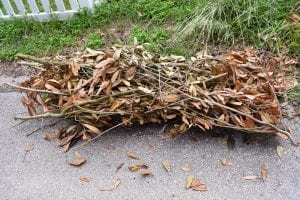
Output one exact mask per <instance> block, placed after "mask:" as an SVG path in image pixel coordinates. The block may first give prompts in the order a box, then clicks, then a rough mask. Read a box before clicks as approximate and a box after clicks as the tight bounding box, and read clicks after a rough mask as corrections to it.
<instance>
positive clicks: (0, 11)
mask: <svg viewBox="0 0 300 200" xmlns="http://www.w3.org/2000/svg"><path fill="white" fill-rule="evenodd" d="M0 16H3V12H2V10H1V8H0Z"/></svg>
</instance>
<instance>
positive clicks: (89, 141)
mask: <svg viewBox="0 0 300 200" xmlns="http://www.w3.org/2000/svg"><path fill="white" fill-rule="evenodd" d="M130 120H131V119H128V120H125V121H123V122H121V123H119V124H117V125H115V126H113V127H111V128H109V129H106V130H105V131H103V132H102V133H101V134H99V135H97V136H96V137H94V138H92V139H90V140H88V141H86V142H84V143H83V144H80V145H79V146H77V147H74V148H73V149H74V150H75V149H78V148H80V147H82V146H85V145H87V144H89V143H91V142H93V141H95V140H97V139H98V138H99V137H100V136H102V135H103V134H105V133H107V132H109V131H111V130H113V129H115V128H117V127H119V126H121V125H123V124H125V123H127V122H128V121H130Z"/></svg>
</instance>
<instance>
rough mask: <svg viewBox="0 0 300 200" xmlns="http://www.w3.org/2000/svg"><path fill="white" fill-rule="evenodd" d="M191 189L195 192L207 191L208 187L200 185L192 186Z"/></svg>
mask: <svg viewBox="0 0 300 200" xmlns="http://www.w3.org/2000/svg"><path fill="white" fill-rule="evenodd" d="M192 189H193V190H196V191H207V190H208V187H207V185H204V184H200V185H196V186H193V187H192Z"/></svg>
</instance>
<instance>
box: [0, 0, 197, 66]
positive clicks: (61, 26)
mask: <svg viewBox="0 0 300 200" xmlns="http://www.w3.org/2000/svg"><path fill="white" fill-rule="evenodd" d="M196 4H197V0H190V1H186V0H167V1H162V0H151V1H148V0H115V1H111V2H110V3H103V4H101V5H100V6H98V7H97V8H96V9H95V11H94V12H93V13H91V12H87V11H85V12H83V13H80V14H78V15H76V16H75V17H74V18H72V19H69V20H67V21H64V22H58V21H57V20H55V19H53V20H51V21H50V22H45V23H39V22H32V21H30V20H27V19H14V20H11V21H0V27H1V28H0V59H1V60H12V59H14V55H15V54H16V53H17V52H20V53H25V54H34V55H45V54H52V53H56V52H57V51H59V50H61V49H62V48H64V47H77V46H78V45H79V44H78V43H79V41H80V40H81V39H82V37H83V36H84V35H86V33H91V32H93V31H94V30H96V29H98V30H101V28H102V27H105V26H106V25H108V24H110V23H115V22H117V21H119V20H124V19H125V20H128V21H131V23H133V24H149V25H150V27H153V26H155V27H160V26H162V25H163V24H164V23H167V22H168V23H177V22H180V21H183V20H184V18H185V17H186V16H187V15H189V14H190V13H191V12H192V9H193V8H194V7H195V5H196ZM146 32H147V34H148V33H149V34H150V35H151V34H154V35H155V34H156V33H153V32H151V31H146ZM156 36H157V37H161V36H160V35H156ZM88 37H90V39H88V40H86V41H88V44H86V46H90V45H91V46H97V45H96V44H95V40H94V39H93V38H95V35H92V36H88ZM144 37H148V36H144ZM153 37H155V36H153ZM153 37H152V38H153ZM165 39H166V38H165ZM99 41H100V40H99ZM152 41H157V42H158V41H159V42H161V43H165V44H166V43H167V41H166V40H165V41H162V40H161V39H160V40H156V39H155V40H153V39H152ZM100 42H101V43H102V42H103V41H100Z"/></svg>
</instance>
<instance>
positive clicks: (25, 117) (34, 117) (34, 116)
mask: <svg viewBox="0 0 300 200" xmlns="http://www.w3.org/2000/svg"><path fill="white" fill-rule="evenodd" d="M64 116H66V114H64V113H50V112H48V113H44V114H41V115H33V116H15V119H23V120H28V119H40V118H49V117H53V118H61V117H64Z"/></svg>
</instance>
